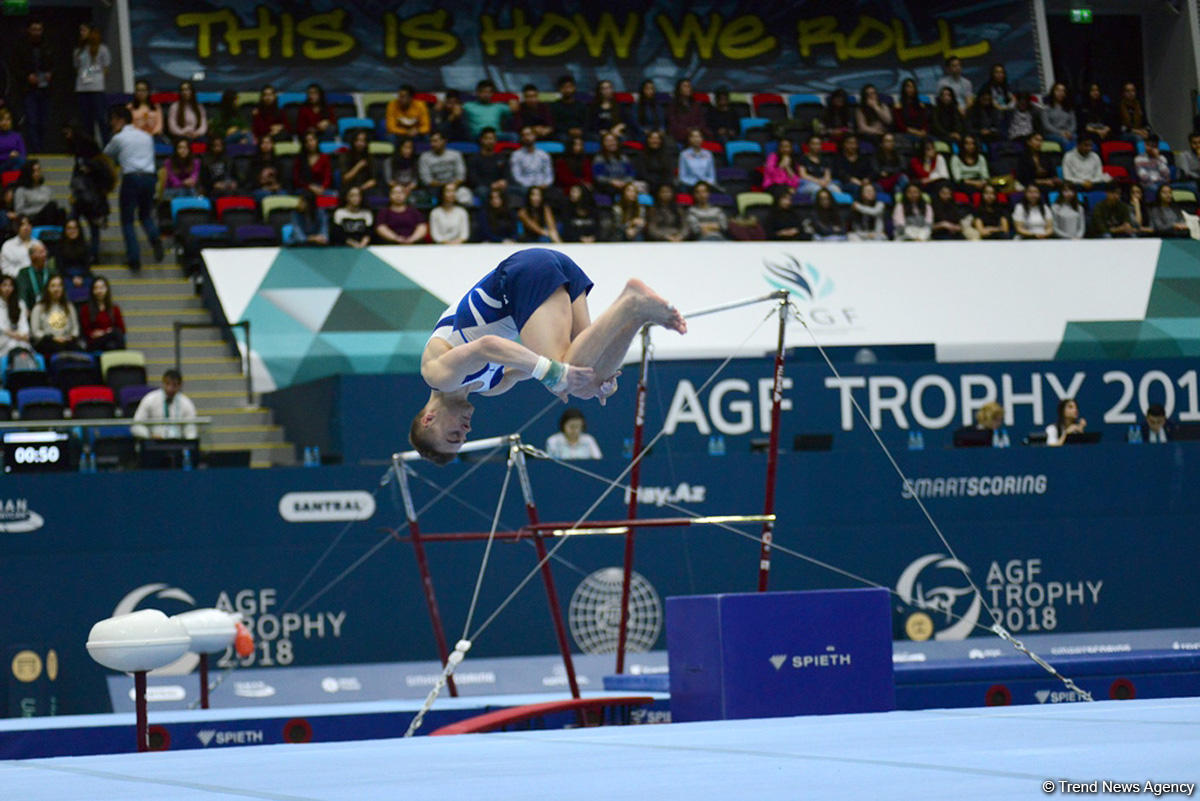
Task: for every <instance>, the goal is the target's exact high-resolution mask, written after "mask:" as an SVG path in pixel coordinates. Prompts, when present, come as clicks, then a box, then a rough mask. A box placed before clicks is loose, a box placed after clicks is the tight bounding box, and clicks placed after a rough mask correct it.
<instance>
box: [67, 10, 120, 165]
mask: <svg viewBox="0 0 1200 801" xmlns="http://www.w3.org/2000/svg"><path fill="white" fill-rule="evenodd" d="M72 60H73V62H74V64H75V98H76V100H78V102H79V119H80V120H81V121H82V123H83V132H84V133H86V134H87V135H88V136H92V137H95V138H96V141H98V142H104V143H105V144H108V140H109V139H110V138H111V136H112V134H111V132H110V130H109V127H108V125H107V124H106V122H107V120H106V119H105V113H104V109H105V103H106V101H105V99H104V88H105V86H104V84H105V78H106V76H107V75H108V68H109V67H110V66H111V65H112V56H111V55H110V54H109V52H108V47H107V46H106V45H105V44H104V35H103V33H101V31H100V29H99V28H97V27H96V26H95V25H88V24H87V23H84V24H83V25H80V26H79V41H78V42H76V44H75V52H74V54H73V56H72ZM97 128H98V129H99V130H100V134H99V135H98V136H97V134H96V129H97Z"/></svg>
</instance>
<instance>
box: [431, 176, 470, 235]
mask: <svg viewBox="0 0 1200 801" xmlns="http://www.w3.org/2000/svg"><path fill="white" fill-rule="evenodd" d="M455 195H456V190H455V188H454V184H443V185H442V193H441V203H439V204H438V205H437V206H436V207H435V208H434V209H433V211H431V212H429V236H430V237H432V238H433V241H434V242H437V243H438V244H439V245H461V244H462V243H463V242H466V241H467V240H468V239H470V238H471V220H470V218H469V217H467V210H466V209H464V208H463V207H462V206H460V205H458V201H457V199H456V198H455Z"/></svg>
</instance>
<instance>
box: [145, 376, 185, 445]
mask: <svg viewBox="0 0 1200 801" xmlns="http://www.w3.org/2000/svg"><path fill="white" fill-rule="evenodd" d="M182 390H183V376H182V375H181V374H180V373H179V371H178V370H167V371H166V372H164V373H163V376H162V387H161V388H159V389H154V390H151V391H150V392H148V393H146V394H145V395H144V396H143V397H142V400H141V402H140V403H138V407H137V411H135V412H134V413H133V419H134V421H135V424H134V425H132V426H130V431H131V432H132V433H133V435H134V436H135V437H137V438H139V439H195V438H196V424H195V423H189V422H188V421H189V420H195V419H196V404H194V403H192V399H191V398H189V397H188V396H187V395H184V394H183V391H182ZM147 423H149V425H147Z"/></svg>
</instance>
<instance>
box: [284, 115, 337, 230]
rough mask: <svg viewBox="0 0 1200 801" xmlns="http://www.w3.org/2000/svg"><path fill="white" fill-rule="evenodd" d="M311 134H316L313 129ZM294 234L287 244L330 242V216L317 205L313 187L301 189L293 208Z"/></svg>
mask: <svg viewBox="0 0 1200 801" xmlns="http://www.w3.org/2000/svg"><path fill="white" fill-rule="evenodd" d="M309 134H311V135H313V136H315V135H316V133H315V132H313V131H312V130H310V131H309ZM291 223H292V236H291V239H290V240H288V241H287V242H284V244H285V245H304V246H307V247H321V246H324V245H328V244H329V217H328V216H327V215H326V214H325V209H323V208H321V207H320V206H318V205H317V195H316V193H315V192H313V191H312V190H311V189H303V190H301V191H300V197H299V202H298V203H297V204H296V208H294V209H292V219H291Z"/></svg>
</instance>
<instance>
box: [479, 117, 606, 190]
mask: <svg viewBox="0 0 1200 801" xmlns="http://www.w3.org/2000/svg"><path fill="white" fill-rule="evenodd" d="M584 161H585V163H586V164H587V168H588V170H589V171H590V170H591V168H592V165H591V159H586V158H585V159H584ZM507 175H508V156H506V155H505V154H504V153H501V152H500V151H498V150H496V131H495V129H493V128H484V129H483V130H482V131H480V132H479V152H478V153H472V154H471V155H469V156H467V180H468V181H469V182H470V184H471V186H473V187H474V188H475V196H476V197H478V198H480V199H483V198H486V197H487V196H488V193H489V192H490V191H491V190H493V189H499V190H500V191H501V192H504V191H505V190H506V189H508V179H507V178H506V176H507Z"/></svg>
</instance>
